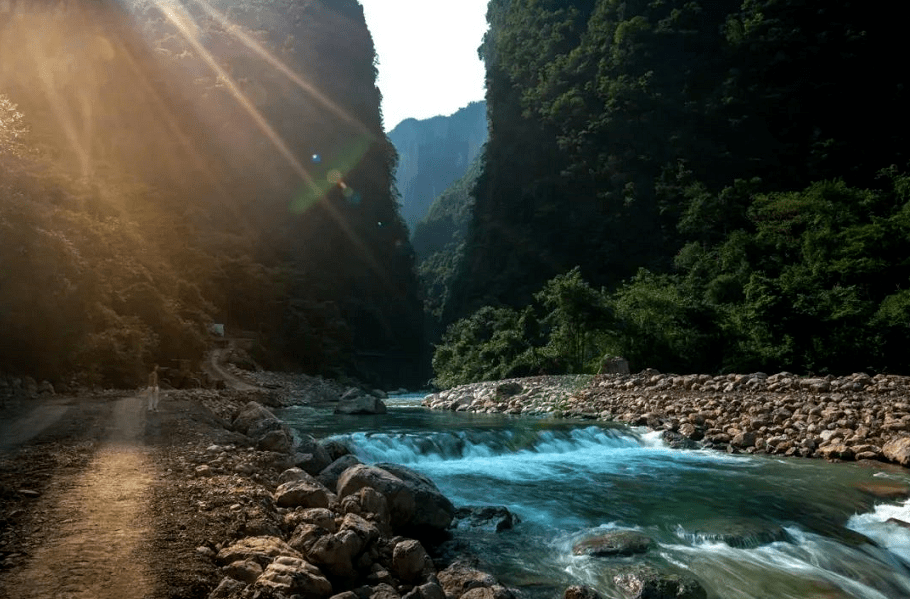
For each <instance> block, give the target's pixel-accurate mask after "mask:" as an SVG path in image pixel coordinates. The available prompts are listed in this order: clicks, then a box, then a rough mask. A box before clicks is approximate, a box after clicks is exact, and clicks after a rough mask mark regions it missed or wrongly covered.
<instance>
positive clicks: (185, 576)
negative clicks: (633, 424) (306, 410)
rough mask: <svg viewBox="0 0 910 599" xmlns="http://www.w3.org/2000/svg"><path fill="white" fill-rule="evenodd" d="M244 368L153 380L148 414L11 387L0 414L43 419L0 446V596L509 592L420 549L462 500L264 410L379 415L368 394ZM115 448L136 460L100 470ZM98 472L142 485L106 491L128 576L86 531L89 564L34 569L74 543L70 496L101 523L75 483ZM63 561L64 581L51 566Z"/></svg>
mask: <svg viewBox="0 0 910 599" xmlns="http://www.w3.org/2000/svg"><path fill="white" fill-rule="evenodd" d="M247 378H248V380H251V381H254V382H257V383H261V384H262V387H263V388H261V389H260V390H257V391H244V392H241V391H237V390H230V389H226V390H211V389H192V390H166V391H165V392H164V393H163V395H162V399H161V406H160V410H159V411H158V412H154V413H152V412H146V410H145V409H144V398H143V396H142V395H141V393H139V394H138V395H137V394H136V393H135V392H110V393H107V392H105V393H97V394H84V395H77V396H61V395H51V394H50V392H49V395H48V397H42V396H40V395H39V396H36V394H32V393H19V394H18V396H17V397H16V401H15V402H13V405H12V407H10V406H9V405H7V406H5V407H4V408H2V409H3V413H2V419H3V422H5V423H6V424H8V425H9V426H8V427H7V428H9V429H10V430H12V431H16V430H21V429H23V428H24V427H25V426H26V425H27V426H28V427H31V423H32V421H38V420H41V421H43V426H42V427H40V429H33V430H30V431H24V433H25V434H22V435H20V436H19V437H18V438H17V439H16V440H15V442H10V443H7V444H6V446H5V447H2V448H0V449H2V451H0V499H2V501H0V598H2V599H22V598H25V597H36V598H37V597H42V596H49V595H48V594H46V593H45V591H47V592H50V590H51V589H55V588H58V587H59V588H65V589H68V591H67V592H73V593H77V594H78V593H82V592H90V593H91V594H92V596H95V597H99V598H103V599H109V598H110V599H113V598H114V597H118V599H122V597H124V596H132V595H130V594H129V593H126V594H124V592H123V588H125V585H128V584H131V585H133V588H134V589H137V590H136V592H137V593H138V594H136V596H142V597H145V598H147V599H164V598H176V597H194V598H195V597H199V598H203V599H204V598H210V599H250V598H252V597H255V598H256V599H291V598H293V597H307V598H309V597H316V598H318V597H323V598H329V597H335V598H336V599H398V598H400V597H406V598H408V599H461V598H462V597H466V598H467V599H512V597H513V592H512V591H511V590H509V589H507V588H505V587H503V586H501V585H499V584H498V583H497V581H496V580H495V579H494V578H493V577H492V576H490V575H488V574H486V573H484V572H482V571H480V570H478V569H477V567H476V562H475V561H473V560H472V559H470V558H469V557H467V556H464V555H454V554H451V553H449V554H446V555H445V556H444V557H443V556H442V555H441V554H433V556H432V557H431V551H432V550H433V548H434V547H436V546H437V545H438V543H439V542H440V541H441V540H442V539H444V538H445V536H446V530H447V529H448V527H449V526H450V525H455V524H456V523H458V521H459V520H460V519H461V520H465V519H467V520H466V521H468V522H470V520H471V519H472V517H476V515H474V516H472V514H473V512H471V510H468V512H467V514H464V513H462V514H461V515H458V514H457V513H456V508H455V506H453V505H452V504H451V502H449V500H448V499H446V498H445V497H444V496H443V495H442V494H441V493H439V491H438V490H437V489H436V487H435V485H434V484H433V483H432V481H430V480H428V479H426V478H425V477H423V476H421V475H419V474H417V473H415V472H413V471H411V470H409V469H407V468H403V467H400V466H397V465H394V464H382V465H378V466H366V465H363V464H360V463H359V460H357V459H356V458H355V457H354V456H353V455H350V454H349V451H348V449H347V448H344V447H342V446H340V445H339V444H333V443H329V442H317V441H316V440H315V439H313V438H312V437H310V436H308V435H298V436H295V435H293V434H292V433H291V431H290V430H289V429H288V428H287V426H286V425H284V423H283V422H281V421H280V420H279V419H278V418H276V417H275V416H274V414H273V413H272V412H271V411H270V410H269V408H268V407H266V406H282V405H287V404H289V403H311V404H312V405H316V404H322V405H324V404H326V403H331V404H334V405H336V406H337V407H339V408H343V407H344V405H345V404H346V403H348V404H350V405H361V406H362V405H367V406H372V407H373V408H375V409H377V410H379V409H380V406H381V403H382V402H381V399H380V398H379V397H376V395H375V394H371V393H365V392H362V391H351V389H350V388H347V387H345V386H342V385H338V384H337V383H333V382H331V381H326V380H323V379H314V378H311V377H292V376H281V375H273V374H270V373H260V374H259V375H258V377H255V376H252V375H251V376H249V377H247ZM257 378H258V379H260V380H258V381H256V380H255V379H257ZM346 394H347V399H342V397H344V396H345V395H346ZM365 398H367V399H370V401H366V400H365ZM382 408H384V406H382ZM124 410H126V411H127V412H128V414H126V413H124V414H121V416H123V417H124V418H125V420H124V419H123V418H121V420H123V421H124V422H129V423H130V425H131V426H133V425H135V427H136V433H135V436H131V437H130V439H129V446H121V445H118V443H117V441H116V440H117V439H119V438H122V437H121V436H120V435H119V432H118V430H116V429H117V426H119V425H117V426H114V425H111V422H118V421H119V420H117V418H113V416H115V415H117V414H119V413H121V412H124ZM35 415H38V416H40V418H37V419H36V418H33V416H35ZM48 415H53V416H54V417H55V418H54V419H53V420H49V419H48ZM4 430H5V429H4ZM7 432H8V431H7ZM6 435H7V433H6V432H4V440H7V438H6ZM9 438H10V439H12V437H9ZM112 441H113V442H112ZM121 447H122V449H121ZM124 453H130V454H133V453H135V454H137V455H140V456H143V457H142V459H141V462H142V463H143V464H144V466H142V467H141V468H139V467H136V466H134V465H131V466H129V467H128V468H126V469H125V470H123V471H122V472H121V471H118V470H117V468H116V467H111V468H108V469H107V470H104V469H101V468H99V464H102V465H103V464H109V463H111V460H107V461H105V460H103V459H101V458H103V457H104V456H114V457H118V456H120V455H122V454H124ZM136 463H139V462H138V461H137V462H136ZM96 471H98V472H100V473H101V475H104V476H108V477H113V479H112V480H111V481H110V484H109V485H107V486H111V485H115V486H116V485H120V486H124V487H126V485H125V483H128V482H131V481H132V478H137V479H138V478H142V479H143V481H144V482H143V485H142V486H141V488H140V487H139V486H137V489H139V490H138V491H137V492H136V493H134V492H132V491H129V492H126V491H124V492H123V493H122V496H120V497H118V500H117V501H118V502H119V503H118V504H117V505H122V504H129V505H130V506H131V509H132V510H133V512H132V513H135V514H137V515H138V518H137V519H136V521H135V524H134V526H132V527H131V528H130V529H131V530H132V531H133V532H135V534H134V535H133V536H135V537H136V539H135V543H134V546H135V547H136V553H135V555H134V556H132V558H130V556H120V558H122V559H123V560H125V559H134V560H136V561H135V562H134V566H135V568H130V569H129V572H134V571H135V572H136V574H135V576H133V578H135V579H136V580H135V582H134V581H133V579H132V578H129V577H128V576H125V574H126V573H127V571H122V572H114V571H109V570H110V569H109V568H106V566H105V563H106V560H105V556H113V552H116V551H117V550H118V549H117V547H119V546H118V545H116V544H115V543H114V542H113V540H116V539H117V538H118V537H117V535H118V534H120V533H119V532H118V531H117V530H113V531H104V532H105V535H106V536H105V535H102V534H101V529H98V535H96V536H97V538H98V542H96V543H95V544H94V545H93V546H92V553H93V555H94V554H97V555H98V559H97V560H95V559H86V560H67V561H68V562H72V563H58V564H50V563H43V561H44V560H45V559H46V556H47V555H49V554H48V551H47V548H48V547H55V546H60V544H61V541H66V542H67V543H70V544H72V543H74V539H75V538H76V535H75V534H71V533H72V531H70V530H69V529H70V528H73V527H75V526H81V524H80V523H81V518H82V511H83V506H82V505H81V504H82V503H86V502H87V501H92V502H94V503H92V505H91V506H90V507H91V510H92V513H93V514H96V515H97V516H98V517H97V518H96V520H98V522H95V521H92V522H91V523H89V524H91V525H92V526H104V522H103V518H104V517H106V516H105V515H106V514H107V512H108V511H109V510H107V509H106V508H105V507H104V506H103V505H102V503H103V501H104V500H103V498H102V497H101V491H102V490H103V487H104V486H105V485H101V486H98V485H94V484H93V485H91V486H89V485H87V484H86V480H88V478H91V480H93V481H94V479H95V478H98V476H96V475H97V474H98V472H96ZM108 471H109V472H108ZM87 475H88V477H87ZM96 491H98V494H99V496H98V497H95V492H96ZM112 507H113V506H112ZM481 519H482V518H481ZM61 523H62V524H65V525H66V526H61ZM67 523H68V524H67ZM486 524H488V523H486ZM83 528H84V527H83ZM64 529H66V530H64ZM87 530H88V529H87ZM118 530H121V531H122V530H123V529H118ZM108 532H109V534H108ZM80 534H81V532H80ZM86 534H88V533H86ZM83 537H85V535H82V536H79V537H78V540H79V543H82V542H83V540H84V541H85V543H89V542H90V540H89V539H88V537H85V539H83ZM108 537H110V540H111V541H110V545H109V546H108V540H105V539H108ZM79 546H82V545H81V544H80V545H79ZM107 561H110V560H107ZM71 570H72V571H73V572H76V573H77V574H78V578H74V577H72V576H69V575H66V576H63V577H62V578H60V579H59V580H58V577H57V576H55V574H54V573H55V572H69V571H71ZM102 570H103V572H102ZM54 592H56V591H54Z"/></svg>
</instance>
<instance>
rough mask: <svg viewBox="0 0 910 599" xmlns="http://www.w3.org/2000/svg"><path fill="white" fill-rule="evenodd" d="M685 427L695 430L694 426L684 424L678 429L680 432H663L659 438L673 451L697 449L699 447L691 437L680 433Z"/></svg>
mask: <svg viewBox="0 0 910 599" xmlns="http://www.w3.org/2000/svg"><path fill="white" fill-rule="evenodd" d="M686 427H691V428H692V429H693V430H694V429H695V427H694V426H692V425H691V424H688V423H686V424H683V425H682V426H680V427H679V429H680V432H678V433H675V432H673V431H664V432H662V433H661V434H660V438H661V439H663V441H664V443H666V444H667V445H668V446H669V447H671V448H673V449H698V448H699V447H700V446H699V444H698V443H696V442H695V440H694V439H693V438H692V436H690V435H686V434H685V433H683V432H682V431H683V429H684V428H686ZM693 434H694V432H693Z"/></svg>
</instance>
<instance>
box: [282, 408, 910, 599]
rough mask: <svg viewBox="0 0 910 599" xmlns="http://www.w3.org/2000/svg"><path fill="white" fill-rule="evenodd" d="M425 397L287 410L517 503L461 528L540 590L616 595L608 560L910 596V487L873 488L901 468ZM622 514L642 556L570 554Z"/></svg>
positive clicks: (506, 575)
mask: <svg viewBox="0 0 910 599" xmlns="http://www.w3.org/2000/svg"><path fill="white" fill-rule="evenodd" d="M419 400H420V397H419V396H402V397H395V398H390V400H389V402H387V403H388V405H389V407H390V410H389V413H388V414H385V415H381V416H337V415H334V414H331V413H330V412H329V411H318V410H313V409H311V408H289V409H287V410H285V411H284V412H283V413H282V417H283V418H285V419H286V420H287V421H288V422H289V424H291V425H292V426H293V427H294V428H295V429H296V430H298V431H300V432H304V433H308V434H312V435H314V436H316V437H317V438H324V437H332V438H335V439H338V440H340V441H343V442H345V443H346V444H347V445H348V446H350V447H351V448H352V450H354V452H355V453H356V454H357V456H358V457H359V458H360V459H361V460H362V461H364V462H365V463H377V462H396V463H400V464H404V465H407V466H409V467H411V468H413V469H415V470H417V471H419V472H422V473H424V474H426V475H428V476H429V477H430V478H432V479H433V481H435V482H436V484H437V485H438V486H439V488H440V490H441V491H442V492H443V493H445V494H446V496H448V497H449V498H450V499H451V500H452V502H453V503H455V505H456V506H461V505H503V506H506V507H508V508H509V509H510V510H511V511H512V512H514V513H515V514H516V515H518V517H519V518H520V519H521V523H520V524H518V525H517V526H516V527H515V528H514V529H512V530H509V531H504V532H502V533H493V532H482V531H461V530H459V531H456V532H455V536H456V539H457V540H458V541H460V542H461V543H462V545H466V546H469V547H471V548H473V549H474V550H475V551H476V552H477V553H478V554H480V556H481V557H482V559H483V560H484V562H485V565H486V566H487V567H488V568H489V569H490V571H491V572H493V573H494V574H495V575H497V576H498V577H499V578H500V579H501V580H502V581H503V582H504V583H506V584H509V585H511V586H517V587H519V588H521V589H522V590H524V591H525V592H526V593H527V594H529V595H531V596H541V597H552V596H557V595H558V596H561V592H562V590H563V589H564V588H565V587H566V586H568V585H571V584H587V585H589V586H592V587H594V588H596V589H597V590H598V591H600V593H601V594H602V595H603V596H605V597H610V598H617V599H620V598H622V597H624V596H623V595H622V593H621V592H620V591H619V590H618V588H616V587H615V585H614V584H613V582H612V578H613V575H614V574H615V573H616V572H617V571H618V570H619V569H621V568H622V567H623V566H625V565H628V564H630V563H632V562H633V561H635V562H641V561H644V562H647V563H649V564H651V565H654V566H655V567H657V568H659V569H660V570H663V571H667V572H675V573H682V574H686V575H688V576H692V577H694V578H696V579H697V580H699V582H701V584H702V585H703V586H704V587H705V588H706V589H707V590H708V594H709V597H712V598H717V599H769V598H777V599H806V598H815V597H818V598H831V599H840V598H869V599H898V598H910V530H908V528H906V527H904V526H902V525H901V523H900V522H895V521H894V519H896V520H898V521H903V522H910V502H887V501H883V500H876V499H874V498H873V497H872V496H871V495H869V494H867V493H865V492H863V490H862V487H863V486H864V485H870V484H875V485H880V484H883V483H894V484H899V483H903V484H910V476H907V474H905V472H904V471H903V470H901V469H888V470H884V471H882V470H879V469H873V468H868V467H862V466H859V465H856V464H839V465H835V464H828V463H825V462H821V461H817V460H799V459H774V458H769V457H752V456H740V455H736V456H733V455H728V454H723V453H718V452H710V451H680V450H673V449H670V448H668V447H666V446H665V445H664V444H663V443H662V442H661V441H660V438H659V436H658V435H657V434H655V433H645V432H643V431H641V430H636V429H632V428H629V427H625V426H607V425H599V426H592V425H591V423H590V422H571V421H566V420H554V419H535V418H527V417H509V416H502V415H485V414H465V413H452V412H436V411H430V410H426V409H424V408H421V407H419ZM889 519H892V521H890V522H889ZM617 528H621V529H635V530H638V531H641V532H643V533H645V534H647V535H649V536H650V537H651V538H652V539H654V540H655V541H656V543H657V544H656V546H655V548H653V549H652V550H651V551H650V552H649V553H648V554H647V555H646V556H643V557H636V558H615V559H613V558H611V559H606V558H591V557H578V556H574V555H573V554H572V546H573V545H574V544H575V543H576V542H578V541H579V540H582V539H584V538H586V537H589V536H592V535H594V534H596V533H598V532H603V531H607V530H611V529H617Z"/></svg>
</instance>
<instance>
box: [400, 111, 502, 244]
mask: <svg viewBox="0 0 910 599" xmlns="http://www.w3.org/2000/svg"><path fill="white" fill-rule="evenodd" d="M389 139H390V140H391V141H392V144H393V145H394V146H395V149H396V150H397V151H398V169H397V170H396V172H395V183H396V186H397V187H398V191H399V192H400V193H401V215H402V218H404V221H405V224H407V226H408V229H409V230H410V231H411V233H412V234H413V233H414V231H415V228H416V226H417V223H418V222H419V221H420V220H421V219H422V218H423V217H425V216H426V215H427V212H428V211H429V209H430V205H431V204H432V203H433V200H434V199H436V197H438V196H439V195H440V194H441V193H442V192H444V191H445V190H446V189H448V187H449V186H450V185H451V184H452V183H454V182H455V181H457V180H458V179H459V178H460V177H461V176H462V175H464V174H465V172H467V170H468V167H469V166H470V165H471V163H472V162H474V159H475V158H476V157H477V156H478V154H479V153H480V150H481V148H482V147H483V144H484V142H486V140H487V113H486V102H472V103H471V104H469V105H468V106H466V107H464V108H462V109H461V110H459V111H458V112H456V113H455V114H453V115H450V116H436V117H433V118H431V119H426V120H422V121H418V120H416V119H407V120H404V121H402V122H401V123H399V124H398V126H396V127H395V128H394V129H392V131H391V132H390V133H389Z"/></svg>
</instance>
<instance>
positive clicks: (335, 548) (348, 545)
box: [307, 529, 364, 578]
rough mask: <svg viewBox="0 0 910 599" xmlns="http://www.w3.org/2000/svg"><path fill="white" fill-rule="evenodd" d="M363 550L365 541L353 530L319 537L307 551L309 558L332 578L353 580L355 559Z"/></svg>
mask: <svg viewBox="0 0 910 599" xmlns="http://www.w3.org/2000/svg"><path fill="white" fill-rule="evenodd" d="M363 548H364V542H363V539H361V538H360V536H359V535H358V534H357V533H356V532H354V531H353V530H349V529H344V530H339V531H338V532H336V533H334V534H328V535H323V536H321V537H319V538H318V539H317V540H316V542H315V543H313V544H312V545H311V546H310V548H309V549H308V550H307V558H308V559H310V560H311V561H312V562H313V563H315V564H319V566H320V567H321V568H323V569H324V570H325V571H326V572H328V573H329V574H331V575H332V576H337V577H341V578H353V577H354V576H355V575H356V572H355V570H354V559H355V558H356V557H357V556H358V555H360V552H361V551H362V550H363Z"/></svg>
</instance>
